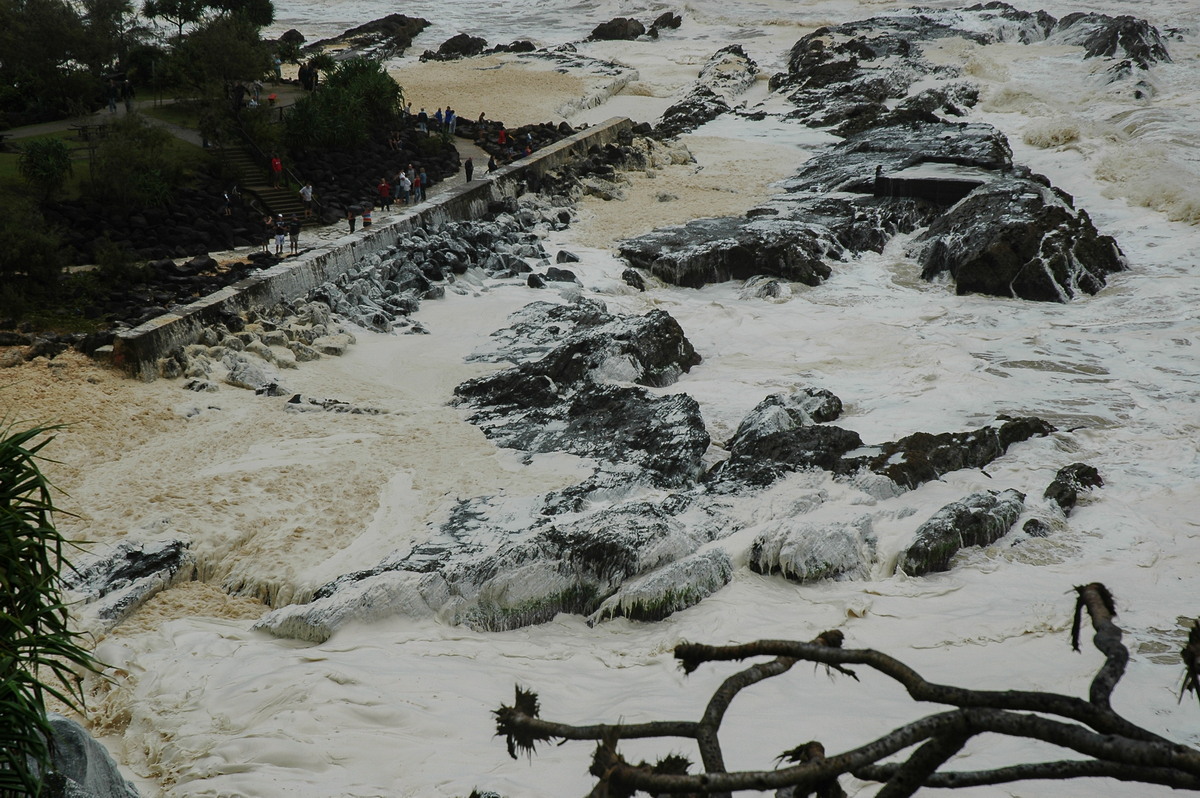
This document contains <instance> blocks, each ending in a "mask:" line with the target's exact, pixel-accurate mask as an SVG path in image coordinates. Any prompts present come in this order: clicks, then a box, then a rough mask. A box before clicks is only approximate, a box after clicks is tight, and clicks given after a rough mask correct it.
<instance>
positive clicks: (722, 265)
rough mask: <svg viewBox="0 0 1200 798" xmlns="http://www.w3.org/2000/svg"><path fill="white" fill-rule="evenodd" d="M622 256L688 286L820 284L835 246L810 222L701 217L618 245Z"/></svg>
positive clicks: (675, 282) (651, 271)
mask: <svg viewBox="0 0 1200 798" xmlns="http://www.w3.org/2000/svg"><path fill="white" fill-rule="evenodd" d="M618 249H619V251H620V254H621V257H623V258H625V259H626V260H628V261H629V262H630V264H631V265H633V266H635V267H637V268H640V269H645V270H647V271H649V272H650V273H651V274H653V275H654V276H655V277H657V278H659V279H660V280H662V281H664V282H667V283H671V284H673V285H680V286H684V287H685V288H700V287H701V286H704V285H707V284H709V283H719V282H725V281H726V280H745V279H747V278H750V277H754V276H757V275H760V274H766V275H771V276H774V277H780V278H783V279H785V280H790V281H792V282H798V283H804V284H805V285H819V284H820V283H821V282H822V281H824V280H825V278H827V277H828V276H829V275H830V274H831V270H830V268H829V266H828V265H827V264H826V263H825V260H824V258H825V257H826V256H827V255H829V254H832V253H833V252H836V251H837V246H836V244H835V243H833V242H832V241H830V240H829V239H827V238H823V237H822V235H821V231H819V230H818V231H814V229H813V226H812V225H810V224H807V223H805V222H799V221H797V222H791V221H783V220H773V219H753V220H746V219H739V218H733V217H721V218H715V219H696V220H693V221H690V222H688V223H686V224H683V225H678V226H675V227H666V228H662V229H660V230H655V231H654V232H652V233H647V234H646V235H643V236H639V237H638V238H635V239H626V240H624V241H621V242H619V244H618Z"/></svg>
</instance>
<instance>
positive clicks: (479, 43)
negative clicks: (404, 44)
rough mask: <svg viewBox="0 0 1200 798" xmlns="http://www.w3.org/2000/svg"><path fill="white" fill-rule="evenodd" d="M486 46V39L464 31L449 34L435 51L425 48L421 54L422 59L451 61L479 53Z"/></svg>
mask: <svg viewBox="0 0 1200 798" xmlns="http://www.w3.org/2000/svg"><path fill="white" fill-rule="evenodd" d="M485 47H487V41H486V40H485V39H481V38H480V37H478V36H470V35H468V34H466V33H460V34H458V35H456V36H451V37H450V38H449V39H447V40H446V41H444V42H442V45H441V46H440V47H438V49H437V52H436V53H435V52H433V51H432V50H426V51H425V52H424V53H422V55H421V60H422V61H452V60H455V59H458V58H466V57H468V56H472V55H479V54H480V53H482V52H483V49H484V48H485Z"/></svg>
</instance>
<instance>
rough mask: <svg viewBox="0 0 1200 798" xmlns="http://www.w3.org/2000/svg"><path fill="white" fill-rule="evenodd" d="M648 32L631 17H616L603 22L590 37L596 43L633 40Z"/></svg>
mask: <svg viewBox="0 0 1200 798" xmlns="http://www.w3.org/2000/svg"><path fill="white" fill-rule="evenodd" d="M645 32H646V26H645V25H643V24H642V23H640V22H638V21H637V20H636V19H630V18H629V17H614V18H612V19H610V20H609V21H608V22H601V23H600V24H599V25H597V26H596V27H595V28H594V29H593V30H592V34H591V35H590V36H589V37H588V38H589V39H592V40H594V41H614V40H632V39H636V38H637V37H639V36H641V35H642V34H643V33H645Z"/></svg>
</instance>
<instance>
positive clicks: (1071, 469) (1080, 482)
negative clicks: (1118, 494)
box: [1043, 463, 1104, 515]
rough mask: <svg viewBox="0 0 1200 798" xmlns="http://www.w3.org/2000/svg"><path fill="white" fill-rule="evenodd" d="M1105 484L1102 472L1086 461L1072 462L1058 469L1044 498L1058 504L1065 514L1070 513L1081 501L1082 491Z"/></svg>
mask: <svg viewBox="0 0 1200 798" xmlns="http://www.w3.org/2000/svg"><path fill="white" fill-rule="evenodd" d="M1102 485H1104V480H1103V479H1101V478H1100V472H1099V471H1097V470H1096V469H1095V467H1094V466H1090V465H1087V464H1086V463H1072V464H1071V465H1069V466H1064V467H1063V468H1060V469H1059V470H1058V473H1057V474H1056V475H1055V476H1054V481H1053V482H1051V483H1050V486H1049V487H1047V488H1046V493H1045V494H1044V497H1043V498H1046V499H1049V500H1050V501H1052V502H1054V503H1055V504H1057V505H1058V506H1059V507H1060V508H1061V509H1062V511H1063V513H1064V514H1066V515H1070V514H1071V510H1073V509H1075V504H1076V502H1078V501H1079V492H1080V491H1090V490H1091V489H1092V488H1099V487H1101V486H1102Z"/></svg>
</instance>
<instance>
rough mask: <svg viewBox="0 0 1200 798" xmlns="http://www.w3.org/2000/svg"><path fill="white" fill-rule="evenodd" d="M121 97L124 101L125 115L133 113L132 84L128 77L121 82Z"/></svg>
mask: <svg viewBox="0 0 1200 798" xmlns="http://www.w3.org/2000/svg"><path fill="white" fill-rule="evenodd" d="M121 99H122V100H124V101H125V115H126V116H128V115H129V114H131V113H133V84H132V83H130V82H129V78H125V80H123V81H122V82H121Z"/></svg>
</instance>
